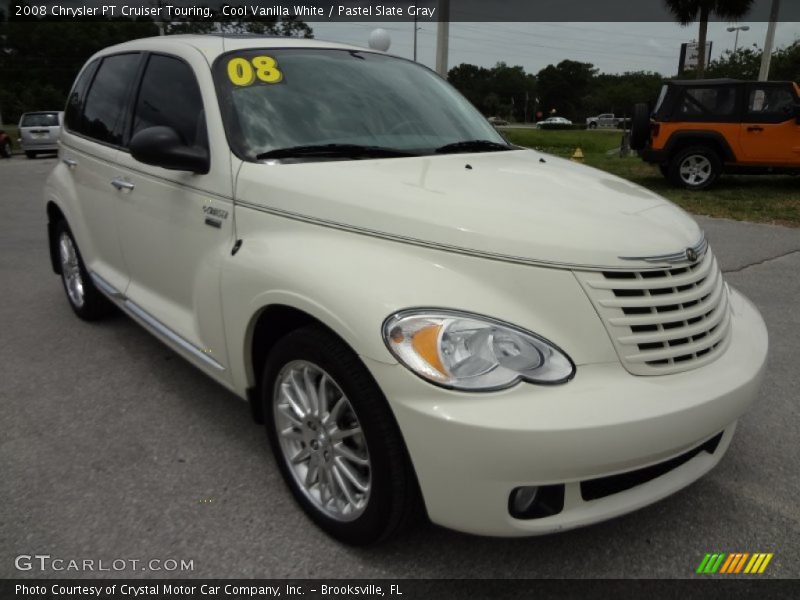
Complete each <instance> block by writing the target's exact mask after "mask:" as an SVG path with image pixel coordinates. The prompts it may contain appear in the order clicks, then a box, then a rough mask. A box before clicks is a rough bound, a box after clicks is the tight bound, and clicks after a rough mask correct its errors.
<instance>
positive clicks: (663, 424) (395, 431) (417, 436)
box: [45, 35, 767, 544]
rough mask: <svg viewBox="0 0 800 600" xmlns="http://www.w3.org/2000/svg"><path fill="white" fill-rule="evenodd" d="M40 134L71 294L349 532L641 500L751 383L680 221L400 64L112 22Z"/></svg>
mask: <svg viewBox="0 0 800 600" xmlns="http://www.w3.org/2000/svg"><path fill="white" fill-rule="evenodd" d="M60 143H61V147H60V160H59V163H58V165H57V166H56V167H55V169H54V171H53V173H52V175H51V176H50V177H49V179H48V181H47V185H46V191H45V194H46V198H45V201H46V210H47V216H48V223H49V224H48V227H49V240H50V248H51V259H52V264H53V269H54V270H55V271H56V272H57V273H59V274H60V275H61V278H62V280H63V284H64V289H65V291H66V294H67V297H68V300H69V302H70V304H71V306H72V308H73V309H74V311H75V313H77V315H78V316H79V317H81V318H84V319H95V318H98V317H99V316H101V315H102V314H104V312H105V310H106V309H107V308H108V307H109V306H110V305H116V306H117V307H119V308H120V309H121V310H123V311H124V312H126V313H127V314H128V315H130V317H132V318H133V319H134V320H136V321H137V322H138V323H140V324H141V325H142V326H144V327H145V328H146V329H148V330H149V331H151V332H152V333H153V334H154V335H155V336H157V337H158V338H159V339H160V340H162V341H163V342H164V343H165V344H167V345H168V346H170V347H172V348H173V349H174V350H175V351H176V352H178V353H179V354H181V355H182V356H183V357H184V358H185V359H186V360H188V361H189V362H191V363H192V364H194V365H195V366H196V367H198V368H199V369H200V370H202V371H204V372H205V373H207V374H208V375H209V376H211V377H212V378H213V379H215V380H216V381H218V382H219V383H220V384H222V385H223V386H225V387H227V388H228V389H230V390H232V391H233V392H234V393H236V394H237V395H239V396H240V397H242V398H245V399H247V400H248V401H249V402H250V403H251V406H252V408H253V414H254V416H255V417H256V419H257V420H259V421H263V422H264V423H265V424H266V428H267V432H268V435H269V439H270V443H271V446H272V449H273V451H274V455H275V458H276V461H277V464H278V467H279V469H280V471H281V473H282V475H283V477H284V478H285V480H286V483H287V485H288V486H289V488H290V489H291V491H292V493H293V495H294V496H295V498H296V499H297V502H298V503H299V504H300V505H301V506H302V508H303V509H304V510H305V511H306V512H307V513H308V515H309V516H310V518H311V519H313V520H314V521H315V522H316V523H317V524H318V525H319V526H320V527H322V528H323V529H324V530H325V531H327V532H328V533H329V534H331V535H333V536H335V537H336V538H338V539H340V540H342V541H345V542H348V543H352V544H366V543H371V542H375V541H378V540H381V539H385V538H386V537H388V536H389V535H391V534H393V533H395V532H397V531H399V530H400V529H402V528H403V527H404V526H406V525H408V523H410V522H411V521H412V517H413V516H414V514H415V513H422V512H423V511H424V512H427V515H428V516H429V517H430V519H431V520H433V521H434V522H436V523H439V524H441V525H444V526H447V527H451V528H453V529H457V530H461V531H467V532H472V533H477V534H485V535H509V536H514V535H531V534H542V533H548V532H554V531H559V530H564V529H569V528H573V527H579V526H582V525H587V524H589V523H594V522H597V521H601V520H603V519H608V518H611V517H614V516H616V515H620V514H623V513H626V512H629V511H632V510H635V509H637V508H639V507H642V506H645V505H647V504H649V503H652V502H654V501H656V500H658V499H660V498H663V497H665V496H667V495H669V494H671V493H673V492H675V491H676V490H678V489H680V488H683V487H684V486H686V485H688V484H689V483H691V482H693V481H695V480H696V479H697V478H699V477H700V476H702V475H703V474H704V473H706V472H708V471H709V470H710V469H711V468H713V467H714V466H715V465H716V464H717V463H718V462H719V460H720V458H721V457H722V455H723V454H724V453H725V451H726V450H727V448H728V446H729V444H730V441H731V437H732V436H733V432H734V428H735V427H736V422H737V419H738V418H739V417H740V416H741V415H742V414H743V413H744V412H745V411H746V410H747V408H748V406H749V405H750V404H751V403H752V402H753V400H754V399H755V397H756V395H757V391H758V386H759V383H760V380H761V378H762V375H763V371H764V365H765V361H766V355H767V333H766V328H765V326H764V323H763V321H762V319H761V316H760V315H759V313H758V311H757V310H756V309H755V308H754V307H753V305H752V304H751V303H750V302H749V301H748V300H747V299H745V298H744V297H743V296H742V295H741V294H739V293H738V292H737V291H736V290H734V289H732V288H730V287H729V286H728V285H727V284H726V283H725V282H724V281H723V278H722V274H721V271H720V268H719V265H718V263H717V260H716V259H715V257H714V255H713V254H712V252H711V249H710V248H709V246H708V244H707V242H706V240H705V237H704V235H703V232H702V231H701V230H700V229H699V227H698V226H697V224H696V223H695V221H694V220H693V219H692V218H690V217H689V216H688V215H686V214H685V213H684V212H683V211H681V210H680V209H678V208H677V207H675V206H674V205H672V204H671V203H669V202H668V201H666V200H664V199H663V198H661V197H660V196H658V195H656V194H654V193H652V192H650V191H648V190H645V189H643V188H641V187H638V186H636V185H633V184H631V183H629V182H626V181H624V180H622V179H619V178H616V177H614V176H612V175H609V174H606V173H603V172H600V171H597V170H594V169H590V168H587V167H584V166H581V165H578V164H575V163H572V162H569V161H566V160H562V159H558V158H555V157H552V156H549V155H543V154H541V153H539V152H536V151H533V150H527V149H522V148H518V147H515V146H512V145H509V144H508V143H507V142H506V141H505V140H504V139H503V138H502V137H501V136H500V134H498V133H497V132H496V131H495V129H494V128H493V127H492V126H491V125H490V124H489V123H488V122H487V121H486V119H484V118H483V117H482V116H481V115H480V114H479V113H478V112H477V111H476V110H475V109H474V108H473V107H472V106H471V105H470V104H469V103H468V102H467V101H466V100H465V99H464V98H463V97H462V96H461V95H460V94H459V93H458V92H456V91H455V90H454V89H453V88H452V87H450V86H449V85H448V84H447V83H446V82H445V81H443V80H442V79H441V78H439V77H438V76H437V75H436V74H435V73H433V72H432V71H430V70H428V69H427V68H425V67H422V66H420V65H417V64H415V63H413V62H411V61H408V60H405V59H401V58H396V57H392V56H389V55H386V54H384V53H381V52H376V51H371V50H365V49H363V48H357V47H350V46H344V45H339V44H332V43H324V42H319V41H314V40H305V39H286V38H284V39H281V38H254V37H236V38H231V37H225V38H223V37H220V36H214V35H211V36H174V37H162V38H155V39H142V40H136V41H133V42H127V43H125V44H122V45H118V46H114V47H111V48H107V49H105V50H103V51H101V52H99V53H98V54H96V55H95V56H93V57H92V58H91V59H90V60H89V61H88V62H87V64H86V65H85V67H84V68H83V69H82V71H81V72H80V74H79V75H78V77H77V80H76V82H75V84H74V88H73V89H72V91H71V93H70V96H69V99H68V105H67V108H66V114H65V123H64V129H63V132H62V137H61V142H60Z"/></svg>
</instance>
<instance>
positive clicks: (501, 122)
mask: <svg viewBox="0 0 800 600" xmlns="http://www.w3.org/2000/svg"><path fill="white" fill-rule="evenodd" d="M489 123H491V124H492V125H494V126H495V127H503V126H504V125H508V121H506V120H505V119H501V118H500V117H489Z"/></svg>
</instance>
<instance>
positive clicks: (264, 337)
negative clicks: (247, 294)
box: [245, 303, 358, 423]
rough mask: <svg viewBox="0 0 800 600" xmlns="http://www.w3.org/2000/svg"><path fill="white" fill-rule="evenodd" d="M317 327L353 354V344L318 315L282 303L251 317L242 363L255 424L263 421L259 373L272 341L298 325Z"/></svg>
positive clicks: (274, 342)
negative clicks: (243, 362)
mask: <svg viewBox="0 0 800 600" xmlns="http://www.w3.org/2000/svg"><path fill="white" fill-rule="evenodd" d="M310 325H313V326H317V327H320V328H322V329H324V330H325V331H327V332H328V333H330V334H331V335H333V336H335V337H336V338H338V339H339V340H340V341H341V342H342V343H343V344H345V345H347V347H348V348H350V349H351V350H353V351H354V352H355V353H356V354H358V352H356V351H355V349H354V348H353V345H352V344H351V343H349V342H348V341H347V339H346V338H345V336H343V335H341V334H340V333H339V332H338V331H337V330H336V328H335V327H332V326H331V325H329V324H328V323H326V322H325V321H323V320H322V319H321V318H319V316H316V315H313V314H311V313H310V312H308V311H306V310H303V309H301V308H298V307H296V306H291V305H289V304H285V303H275V304H268V305H266V306H263V307H261V308H260V309H259V310H258V311H256V312H255V313H254V314H253V316H252V317H251V319H250V323H249V324H248V327H247V335H246V337H245V361H246V363H245V365H246V372H247V378H248V381H249V383H250V385H249V386H248V388H247V401H248V403H249V404H250V410H251V411H252V415H253V419H254V420H255V421H256V422H257V423H263V422H264V415H263V411H262V407H261V394H260V391H261V390H260V389H259V386H260V385H261V378H260V373H261V369H262V368H263V365H264V362H265V361H266V359H267V356H268V355H269V353H270V351H271V350H272V348H273V347H274V346H275V344H276V343H277V342H278V341H279V340H280V339H281V338H283V337H284V336H286V335H287V334H288V333H290V332H292V331H295V330H297V329H300V328H301V327H307V326H310Z"/></svg>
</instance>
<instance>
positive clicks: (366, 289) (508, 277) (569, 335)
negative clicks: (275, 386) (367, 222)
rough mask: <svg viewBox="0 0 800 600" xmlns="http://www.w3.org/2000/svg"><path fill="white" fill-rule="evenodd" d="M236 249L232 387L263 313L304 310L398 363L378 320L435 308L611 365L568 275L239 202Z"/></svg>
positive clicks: (372, 355)
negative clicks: (494, 321)
mask: <svg viewBox="0 0 800 600" xmlns="http://www.w3.org/2000/svg"><path fill="white" fill-rule="evenodd" d="M236 222H237V233H238V236H239V238H240V239H241V240H242V245H241V248H240V250H239V251H238V252H237V253H236V254H235V255H231V256H229V257H227V258H226V260H225V263H224V264H223V265H222V267H223V273H222V297H223V303H222V304H223V315H224V320H225V331H226V337H227V342H228V348H229V349H230V352H231V370H232V373H231V374H232V376H233V378H234V381H235V384H236V387H237V389H238V390H239V391H240V392H242V393H243V394H244V391H245V390H246V389H247V388H249V387H251V386H253V385H254V384H255V382H256V374H255V373H254V372H253V368H252V365H250V356H251V347H250V344H251V340H252V334H253V329H254V326H255V323H256V321H257V318H258V315H259V314H260V312H261V311H262V310H263V309H264V308H265V307H267V306H270V305H275V304H281V305H286V306H291V307H293V308H296V309H298V310H301V311H304V312H306V313H308V314H309V315H311V316H312V317H314V318H315V319H317V320H319V321H320V322H322V323H324V324H325V325H326V326H327V327H329V328H330V329H331V330H333V331H334V332H335V333H337V334H338V335H339V336H340V337H341V338H342V339H343V340H344V341H345V342H346V343H347V344H349V345H350V347H352V348H353V349H354V350H355V351H356V352H357V353H358V354H359V355H360V356H362V357H365V358H369V359H372V360H375V361H379V362H383V363H392V364H393V363H395V360H394V358H393V357H392V355H391V354H390V353H389V351H388V350H387V348H386V347H385V345H384V343H383V338H382V335H381V326H382V324H383V322H384V320H385V319H386V318H387V317H388V316H389V315H391V314H393V313H394V312H396V311H398V310H402V309H406V308H413V307H438V308H450V309H459V310H464V311H469V312H473V313H478V314H484V315H487V316H492V317H495V318H498V319H502V320H504V321H508V322H510V323H514V324H516V325H518V326H520V327H523V328H525V329H528V330H530V331H534V332H536V333H538V334H539V335H542V336H544V337H545V338H547V339H550V340H552V341H553V342H554V343H556V344H557V345H558V346H559V347H561V348H562V349H564V350H565V351H566V352H567V353H568V354H569V355H570V356H571V357H572V359H573V361H574V362H575V363H576V364H577V365H580V364H588V363H601V362H615V361H616V360H617V358H616V353H615V352H614V349H613V347H612V345H611V342H610V340H609V339H608V334H607V333H606V332H605V330H604V328H603V326H602V323H601V322H600V320H599V318H598V317H597V315H596V313H595V311H594V309H593V307H592V306H591V304H590V303H589V300H588V298H587V297H586V295H585V294H584V292H583V291H582V290H581V288H580V286H579V285H578V283H577V281H576V280H575V278H574V277H573V275H572V273H571V272H569V271H567V270H562V269H551V268H543V267H533V266H528V265H519V264H511V263H506V262H502V261H496V260H489V259H485V258H477V257H472V256H465V255H461V254H456V253H451V252H445V251H441V250H436V249H431V248H426V247H421V246H416V245H411V244H405V243H400V242H395V241H389V240H385V239H380V238H376V237H371V236H369V235H363V234H358V233H353V232H347V231H342V230H338V229H335V228H332V227H325V226H320V225H316V224H311V223H306V222H302V221H298V220H293V219H289V218H286V217H281V216H276V215H272V214H269V213H266V212H263V211H259V210H255V209H252V208H245V207H237V208H236Z"/></svg>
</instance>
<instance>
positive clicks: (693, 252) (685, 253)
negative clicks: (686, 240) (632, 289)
mask: <svg viewBox="0 0 800 600" xmlns="http://www.w3.org/2000/svg"><path fill="white" fill-rule="evenodd" d="M707 250H708V242H707V241H706V236H705V234H703V235H702V236H701V237H700V240H699V241H698V242H697V243H696V244H695V245H694V246H691V247H689V248H686V249H685V250H681V251H680V252H673V253H671V254H659V255H658V256H620V257H619V258H620V259H622V260H643V261H644V262H649V263H670V264H673V263H682V262H689V263H690V264H693V263H695V262H697V261H698V260H700V259H701V258H703V256H705V253H706V251H707Z"/></svg>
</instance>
